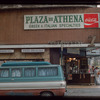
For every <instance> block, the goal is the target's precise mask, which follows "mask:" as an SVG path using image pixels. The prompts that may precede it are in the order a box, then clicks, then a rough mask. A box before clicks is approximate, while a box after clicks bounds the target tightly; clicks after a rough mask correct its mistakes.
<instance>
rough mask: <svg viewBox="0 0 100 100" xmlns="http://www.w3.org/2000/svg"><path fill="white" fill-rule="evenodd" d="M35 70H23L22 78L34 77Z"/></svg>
mask: <svg viewBox="0 0 100 100" xmlns="http://www.w3.org/2000/svg"><path fill="white" fill-rule="evenodd" d="M35 73H36V71H35V68H25V69H24V76H25V77H33V76H35Z"/></svg>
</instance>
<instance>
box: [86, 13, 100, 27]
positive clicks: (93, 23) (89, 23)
mask: <svg viewBox="0 0 100 100" xmlns="http://www.w3.org/2000/svg"><path fill="white" fill-rule="evenodd" d="M98 27H99V21H98V14H84V28H98Z"/></svg>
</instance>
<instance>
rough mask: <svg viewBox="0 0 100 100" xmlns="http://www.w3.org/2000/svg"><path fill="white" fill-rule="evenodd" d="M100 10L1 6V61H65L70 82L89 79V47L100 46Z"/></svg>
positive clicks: (84, 81)
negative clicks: (87, 53)
mask: <svg viewBox="0 0 100 100" xmlns="http://www.w3.org/2000/svg"><path fill="white" fill-rule="evenodd" d="M28 7H29V6H28ZM31 7H32V6H31ZM99 12H100V9H99V8H96V7H94V8H92V7H79V8H78V7H77V6H75V7H67V6H64V7H63V6H62V7H59V6H55V7H54V6H51V7H49V6H48V7H47V6H46V7H45V6H39V7H37V6H36V7H35V6H34V7H32V8H27V7H26V8H25V6H24V7H23V6H22V8H18V9H17V8H16V7H15V8H14V7H13V6H12V8H11V7H10V9H9V8H8V9H7V8H5V6H4V7H3V6H1V8H0V19H1V20H0V23H1V24H0V61H1V63H3V61H48V62H51V63H52V64H61V65H62V67H63V69H64V73H65V76H66V81H67V82H68V83H69V84H72V83H89V82H90V79H89V78H90V74H88V61H87V57H86V51H87V48H91V46H92V47H93V46H95V47H100V13H99Z"/></svg>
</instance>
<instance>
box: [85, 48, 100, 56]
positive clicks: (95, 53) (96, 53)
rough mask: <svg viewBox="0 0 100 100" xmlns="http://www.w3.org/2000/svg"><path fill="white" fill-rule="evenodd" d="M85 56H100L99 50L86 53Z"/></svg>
mask: <svg viewBox="0 0 100 100" xmlns="http://www.w3.org/2000/svg"><path fill="white" fill-rule="evenodd" d="M86 55H87V56H91V55H94V56H96V55H100V49H94V50H90V51H87V52H86Z"/></svg>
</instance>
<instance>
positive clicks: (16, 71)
mask: <svg viewBox="0 0 100 100" xmlns="http://www.w3.org/2000/svg"><path fill="white" fill-rule="evenodd" d="M21 74H22V70H21V69H20V68H15V69H12V77H21Z"/></svg>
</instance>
